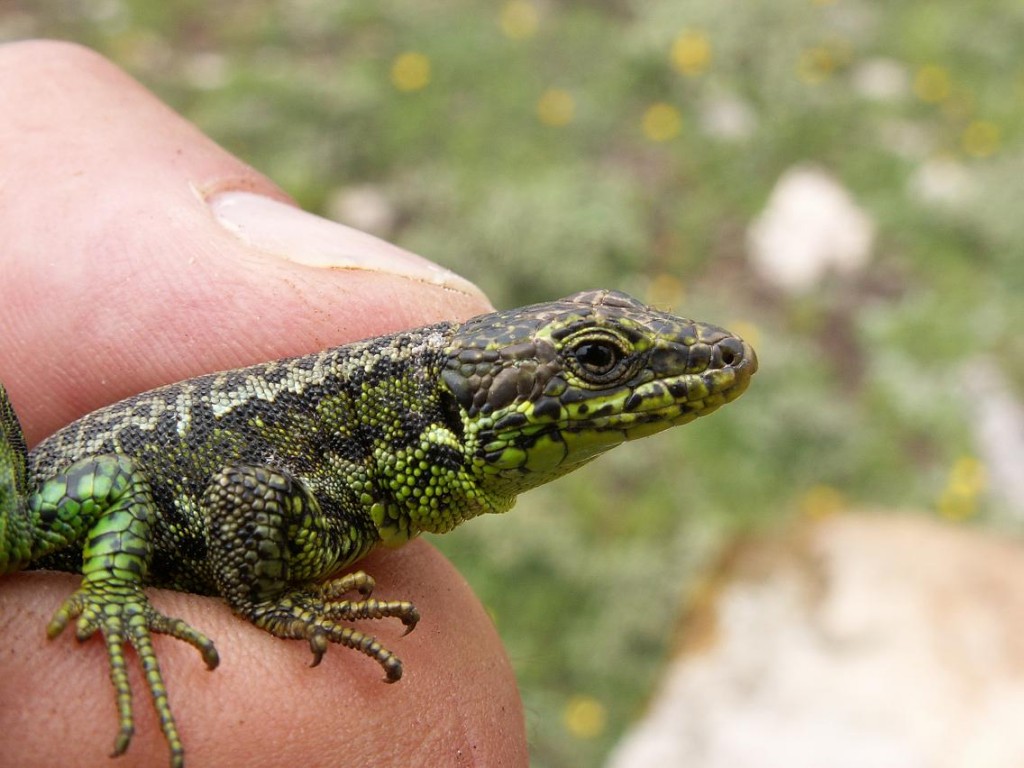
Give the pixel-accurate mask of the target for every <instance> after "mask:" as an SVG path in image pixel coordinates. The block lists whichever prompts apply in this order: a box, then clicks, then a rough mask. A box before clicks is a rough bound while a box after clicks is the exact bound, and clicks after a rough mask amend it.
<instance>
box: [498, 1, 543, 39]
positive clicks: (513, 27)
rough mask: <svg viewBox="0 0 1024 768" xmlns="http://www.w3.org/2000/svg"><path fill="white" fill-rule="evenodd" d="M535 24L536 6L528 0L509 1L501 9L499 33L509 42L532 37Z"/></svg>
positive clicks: (535, 28)
mask: <svg viewBox="0 0 1024 768" xmlns="http://www.w3.org/2000/svg"><path fill="white" fill-rule="evenodd" d="M537 22H538V14H537V6H535V5H534V4H533V3H531V2H529V0H509V2H507V3H505V5H504V6H503V7H502V9H501V31H502V32H503V33H504V34H505V37H507V38H509V39H510V40H526V39H527V38H529V37H533V36H534V35H535V34H536V33H537Z"/></svg>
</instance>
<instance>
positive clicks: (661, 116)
mask: <svg viewBox="0 0 1024 768" xmlns="http://www.w3.org/2000/svg"><path fill="white" fill-rule="evenodd" d="M682 129H683V116H682V115H681V114H680V113H679V110H678V109H676V108H675V107H673V106H672V105H671V104H666V103H665V102H663V101H659V102H657V103H655V104H652V105H651V106H649V107H648V108H647V111H646V112H644V117H643V130H644V135H645V136H646V137H647V138H648V139H650V140H651V141H668V140H670V139H674V138H675V137H676V136H678V135H679V132H680V131H681V130H682Z"/></svg>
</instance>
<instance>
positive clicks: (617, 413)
mask: <svg viewBox="0 0 1024 768" xmlns="http://www.w3.org/2000/svg"><path fill="white" fill-rule="evenodd" d="M756 367H757V363H756V358H755V356H754V353H753V350H751V349H750V348H749V346H747V345H746V344H744V343H743V342H742V341H741V340H739V339H738V338H736V337H734V336H732V335H730V334H729V333H727V332H726V331H724V330H722V329H720V328H717V327H715V326H710V325H704V324H700V323H695V322H693V321H691V320H686V319H683V318H678V317H674V316H672V315H668V314H666V313H663V312H658V311H656V310H653V309H650V308H648V307H645V306H643V305H642V304H640V303H639V302H637V301H636V300H634V299H632V298H630V297H629V296H626V295H625V294H621V293H616V292H613V291H588V292H584V293H580V294H576V295H574V296H570V297H568V298H566V299H562V300H561V301H555V302H550V303H546V304H537V305H534V306H530V307H524V308H521V309H517V310H509V311H503V312H496V313H492V314H489V315H482V316H480V317H477V318H473V319H471V320H469V321H468V322H466V323H464V324H462V325H461V326H458V325H452V324H439V325H435V326H429V327H426V328H421V329H418V330H413V331H408V332H405V333H400V334H396V335H392V336H386V337H381V338H378V339H371V340H368V341H365V342H360V343H357V344H351V345H347V346H344V347H338V348H335V349H330V350H326V351H324V352H321V353H318V354H315V355H309V356H305V357H301V358H293V359H286V360H280V361H275V362H271V363H266V364H263V365H257V366H253V367H250V368H245V369H242V370H237V371H227V372H223V373H216V374H211V375H208V376H202V377H199V378H196V379H191V380H188V381H184V382H180V383H178V384H174V385H171V386H167V387H163V388H161V389H157V390H154V391H152V392H149V393H145V394H141V395H138V396H136V397H133V398H130V399H128V400H125V401H123V402H121V403H117V404H114V405H111V406H109V407H107V408H103V409H101V410H99V411H96V412H94V413H92V414H89V415H88V416H85V417H84V418H82V419H80V420H78V421H77V422H75V423H73V424H71V425H69V426H68V427H66V428H64V429H62V430H61V431H60V432H58V433H57V434H55V435H53V436H52V437H50V438H49V439H47V440H46V441H44V442H43V443H42V444H41V445H40V446H38V447H37V448H36V449H35V450H34V451H32V452H31V454H26V451H25V445H24V440H23V437H22V434H21V429H20V426H19V425H18V423H17V419H16V418H15V416H14V413H13V411H12V410H11V408H10V403H9V402H8V400H7V397H6V393H5V392H4V391H3V389H2V387H0V572H9V571H14V570H19V569H21V568H26V567H46V568H61V569H66V570H74V571H79V572H81V573H82V575H83V580H82V585H81V587H80V588H79V589H78V590H77V591H76V592H75V593H74V594H73V595H72V596H71V597H70V598H68V600H67V601H65V603H64V604H63V605H62V606H61V607H60V608H59V610H58V611H57V613H56V615H55V616H54V620H53V622H52V623H51V625H50V628H49V632H50V634H51V636H53V635H56V634H58V633H59V632H60V631H61V630H62V629H63V628H64V627H65V626H66V625H67V624H68V623H69V622H70V621H72V620H75V621H76V622H77V626H78V631H79V633H80V634H81V635H82V636H88V635H89V634H92V633H94V632H100V633H101V634H102V635H103V637H104V639H105V640H106V642H107V647H108V655H109V658H110V665H111V678H112V680H113V681H114V686H115V689H116V692H117V701H118V721H119V726H120V730H119V733H118V737H117V740H116V742H115V754H120V753H121V752H123V751H124V750H125V749H126V748H127V747H128V743H129V741H130V738H131V733H132V722H133V718H132V711H131V697H130V690H129V687H128V676H127V675H126V674H125V664H126V657H125V654H124V646H125V645H131V646H133V647H134V648H135V650H136V652H137V653H138V655H139V656H140V657H141V658H142V661H143V664H144V667H145V668H146V669H147V675H146V684H147V686H148V688H149V690H150V693H151V694H152V698H153V701H154V705H155V707H156V710H157V714H158V716H159V721H160V724H161V728H162V729H163V732H164V735H165V737H166V739H167V742H168V744H169V746H170V751H171V762H172V765H182V764H183V762H184V749H183V746H182V743H181V739H180V738H179V735H178V732H177V726H176V725H175V722H174V718H173V716H172V714H171V711H170V707H169V705H168V703H167V697H166V691H165V687H164V683H163V679H162V678H161V676H160V671H159V667H158V666H157V663H156V656H155V655H154V652H153V648H152V644H151V642H150V635H151V634H152V633H165V634H170V635H172V636H174V637H177V638H179V639H181V640H184V641H185V642H187V643H189V644H191V645H193V646H194V647H196V648H197V649H198V650H199V651H200V653H201V654H202V657H203V659H204V661H205V662H206V663H207V665H208V666H210V667H213V666H216V664H217V658H218V657H217V652H216V651H215V649H214V647H213V644H212V642H211V641H210V640H209V639H208V638H206V637H205V636H203V635H202V634H201V633H199V632H197V631H196V630H194V629H192V628H191V627H189V626H188V625H186V624H185V623H184V622H181V621H180V620H176V619H170V618H167V617H165V616H163V615H161V614H159V613H158V612H156V611H155V610H154V609H153V608H152V607H151V606H150V604H149V601H148V599H147V598H146V596H145V593H144V591H143V587H144V586H146V585H148V584H155V585H162V586H167V587H172V588H176V589H180V590H185V591H190V592H198V593H207V594H217V595H220V596H222V597H223V598H224V599H225V600H226V601H227V602H228V603H229V604H230V605H231V607H232V608H233V609H234V610H235V611H236V612H237V613H238V614H239V615H240V616H242V617H244V618H246V619H248V620H249V621H251V622H253V623H254V624H256V625H257V626H260V627H262V628H264V629H266V630H267V631H269V632H272V633H273V634H275V635H277V636H279V637H285V638H296V639H303V640H305V641H307V642H308V643H309V645H310V649H311V650H312V652H313V655H314V660H315V661H319V659H320V658H321V657H322V656H323V653H324V652H325V651H326V649H327V648H328V646H329V645H330V644H332V643H333V644H340V645H344V646H347V647H349V648H354V649H356V650H358V651H360V652H362V653H363V654H365V655H367V656H369V657H371V658H372V659H374V660H376V661H377V662H378V663H379V664H380V666H381V668H382V669H383V670H384V673H385V679H386V680H388V681H389V682H393V681H395V680H397V679H399V677H401V674H402V665H401V662H400V661H399V660H398V658H397V657H396V656H395V655H394V654H393V653H392V652H391V651H390V650H388V649H386V648H384V647H383V646H381V644H380V643H379V642H377V641H376V640H375V639H374V638H373V637H372V636H370V635H367V634H364V633H362V632H359V631H357V630H356V629H354V628H353V627H351V626H345V625H344V624H343V623H342V622H348V621H351V620H355V619H384V618H396V619H398V620H400V621H401V622H403V624H405V626H406V627H407V628H409V629H411V628H412V627H414V626H415V624H416V621H417V620H418V613H417V612H416V609H415V608H414V607H413V606H412V605H411V604H410V603H408V602H404V601H400V600H396V601H383V600H377V599H375V598H373V597H371V594H370V593H371V591H372V589H373V580H372V579H371V578H370V577H369V576H367V575H366V574H364V573H362V572H354V573H349V574H346V575H344V576H341V577H337V578H332V577H333V576H334V575H335V574H336V572H337V571H338V570H339V569H341V568H343V567H344V566H346V565H350V564H351V563H354V562H356V561H357V560H359V559H360V558H361V557H362V556H364V555H365V554H366V553H367V552H369V551H370V550H371V549H372V548H373V547H374V546H376V545H378V544H380V543H386V544H389V545H396V544H401V543H402V542H404V541H406V540H408V539H410V538H412V537H414V536H416V535H418V534H419V533H422V532H425V531H426V532H435V533H443V532H445V531H448V530H451V529H452V528H454V527H455V526H456V525H458V524H460V523H461V522H463V521H464V520H468V519H470V518H472V517H475V516H476V515H479V514H481V513H485V512H501V511H504V510H506V509H508V508H509V507H510V506H511V505H512V503H513V501H514V499H515V496H516V494H518V493H520V492H521V491H523V490H526V489H528V488H531V487H533V486H536V485H539V484H541V483H544V482H547V481H549V480H551V479H553V478H555V477H558V476H559V475H563V474H565V473H566V472H569V471H571V470H573V469H575V468H576V467H578V466H581V465H582V464H584V463H586V462H588V461H590V460H591V459H593V458H594V457H596V456H597V455H599V454H600V453H601V452H603V451H605V450H608V449H609V448H611V447H613V446H615V445H618V444H619V443H621V442H623V441H625V440H628V439H632V438H635V437H641V436H643V435H647V434H651V433H653V432H656V431H659V430H661V429H665V428H667V427H670V426H673V425H676V424H683V423H686V422H688V421H691V420H692V419H694V418H696V417H698V416H700V415H703V414H705V413H710V412H711V411H713V410H715V409H716V408H718V407H719V406H721V405H722V404H724V403H726V402H729V401H731V400H733V399H735V398H736V397H738V396H739V395H740V394H741V393H742V392H743V391H744V389H745V388H746V386H747V384H748V382H749V380H750V376H751V375H752V374H753V372H754V371H755V370H756ZM83 553H86V554H85V555H83ZM129 617H135V618H131V619H129Z"/></svg>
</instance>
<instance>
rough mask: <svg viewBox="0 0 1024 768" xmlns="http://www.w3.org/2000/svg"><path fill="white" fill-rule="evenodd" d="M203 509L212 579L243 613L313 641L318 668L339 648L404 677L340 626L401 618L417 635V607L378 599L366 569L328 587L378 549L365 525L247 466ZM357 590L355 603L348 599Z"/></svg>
mask: <svg viewBox="0 0 1024 768" xmlns="http://www.w3.org/2000/svg"><path fill="white" fill-rule="evenodd" d="M202 506H203V510H204V512H205V514H206V515H207V519H208V520H209V521H210V527H209V531H210V536H209V541H210V564H211V566H212V569H213V575H214V581H215V583H216V585H217V588H218V591H219V592H220V593H221V595H222V596H223V597H224V598H225V599H226V600H227V601H228V603H229V604H230V605H231V607H232V608H233V609H234V611H235V612H236V613H238V614H239V615H241V616H243V617H244V618H246V619H248V620H249V621H251V622H252V623H253V624H255V625H256V626H258V627H260V628H262V629H265V630H267V631H268V632H270V633H271V634H273V635H276V636H277V637H283V638H292V639H305V640H307V641H308V642H309V645H310V648H311V649H312V651H313V666H316V665H317V664H319V663H320V660H321V658H322V657H323V654H324V653H325V652H326V650H327V647H328V643H337V644H339V645H343V646H346V647H348V648H353V649H355V650H357V651H360V652H361V653H363V654H365V655H367V656H369V657H371V658H372V659H374V660H376V661H377V663H378V664H380V665H381V667H382V668H383V669H384V674H385V680H386V681H387V682H394V681H396V680H398V679H399V678H400V677H401V676H402V662H401V661H400V660H399V659H398V657H397V656H395V654H394V653H392V652H391V651H390V650H388V649H387V648H385V647H384V646H383V645H381V644H380V642H378V641H377V639H376V638H374V637H373V636H371V635H368V634H366V633H364V632H361V631H359V630H358V629H356V628H354V627H351V626H344V625H342V624H339V623H338V622H343V621H344V622H348V621H355V620H358V619H384V618H397V619H399V620H400V621H401V622H402V623H403V624H404V625H405V627H406V632H409V631H411V630H412V629H413V627H415V625H416V622H417V621H419V614H418V613H417V611H416V608H415V607H414V606H413V604H412V603H409V602H406V601H399V600H395V601H383V600H377V599H375V598H372V597H371V596H370V595H371V593H372V591H373V587H374V582H373V579H372V578H371V577H370V576H368V575H367V574H365V573H363V572H362V571H357V572H355V573H349V574H346V575H344V576H341V577H338V578H335V579H329V580H328V581H325V582H322V583H321V582H320V579H323V578H324V577H327V576H330V574H332V573H333V572H335V571H336V570H337V569H338V568H340V567H342V566H344V565H345V564H347V563H350V562H353V561H355V560H357V559H358V558H359V557H361V556H362V555H363V554H365V553H366V552H367V551H368V550H369V549H370V548H371V547H372V546H373V544H374V543H375V540H374V539H373V538H371V536H370V534H369V533H367V532H366V529H365V527H364V526H361V525H358V524H348V523H346V522H345V521H344V520H340V519H334V518H331V517H329V516H327V515H326V514H325V513H324V511H323V510H322V509H321V506H320V504H319V503H318V502H317V500H316V498H315V497H314V496H313V495H312V494H311V493H310V492H309V490H308V489H307V488H306V487H305V486H304V485H303V484H302V483H301V482H300V481H299V480H298V479H296V478H294V477H293V476H292V475H290V474H289V473H288V472H286V471H284V470H280V469H271V468H268V467H262V466H256V465H249V464H237V465H232V466H229V467H225V468H224V469H223V470H221V471H220V472H219V473H218V474H217V475H215V476H214V477H213V479H212V480H211V482H210V485H209V486H208V488H207V490H206V493H205V494H204V496H203V502H202ZM353 592H355V593H358V595H359V597H358V598H357V599H348V598H346V597H345V595H347V594H350V593H353Z"/></svg>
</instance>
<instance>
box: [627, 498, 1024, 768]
mask: <svg viewBox="0 0 1024 768" xmlns="http://www.w3.org/2000/svg"><path fill="white" fill-rule="evenodd" d="M730 562H731V565H730V567H729V572H728V573H727V574H726V575H725V576H724V577H723V579H722V582H723V583H720V584H718V589H717V593H716V594H717V597H716V598H715V599H714V601H713V603H711V604H710V605H708V606H706V607H705V608H704V609H702V610H701V611H699V612H698V614H697V615H695V616H694V617H693V620H692V621H691V622H690V623H689V624H690V626H691V627H704V628H705V631H704V635H703V638H702V639H701V640H700V641H694V639H693V638H691V639H690V646H689V648H686V647H684V649H683V651H682V653H681V655H680V656H679V657H678V658H677V659H675V661H674V662H672V664H671V665H670V667H669V669H668V671H667V674H666V677H665V679H664V684H663V688H662V690H661V691H659V692H658V693H657V695H656V698H655V700H654V701H653V703H652V705H651V707H650V711H649V712H648V713H647V715H646V716H645V717H644V719H643V720H642V721H641V722H640V723H638V724H637V725H636V726H635V727H634V729H633V731H632V732H631V733H629V734H627V736H626V738H624V739H623V741H622V742H621V743H620V744H619V746H618V748H617V749H616V750H615V751H614V753H613V754H612V755H611V757H610V759H609V761H608V763H607V766H608V768H641V767H642V768H680V767H682V766H685V768H822V767H823V766H827V768H976V767H977V766H985V768H1019V767H1020V766H1022V765H1024V727H1022V725H1021V724H1022V723H1024V547H1022V546H1021V545H1020V544H1019V543H1017V542H1010V541H1006V540H1001V539H998V538H996V537H994V536H988V535H984V534H980V533H978V532H976V531H971V530H968V529H964V528H955V527H952V526H945V525H942V524H939V523H937V522H934V521H932V520H929V519H926V518H924V517H923V516H922V517H909V516H900V517H889V516H885V517H881V516H870V517H869V516H863V517H861V516H857V517H854V516H837V517H834V518H830V519H827V520H825V521H823V522H821V523H819V524H816V525H814V526H812V527H810V528H809V529H807V530H803V531H801V532H800V533H798V534H797V535H794V536H791V537H790V538H789V539H788V540H785V541H782V542H778V541H776V542H775V543H774V544H772V543H767V542H761V543H760V544H757V545H753V546H748V547H747V548H746V549H745V550H743V551H742V552H741V553H740V555H739V557H737V558H735V559H733V560H731V561H730ZM685 638H686V635H685V634H684V639H685Z"/></svg>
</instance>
